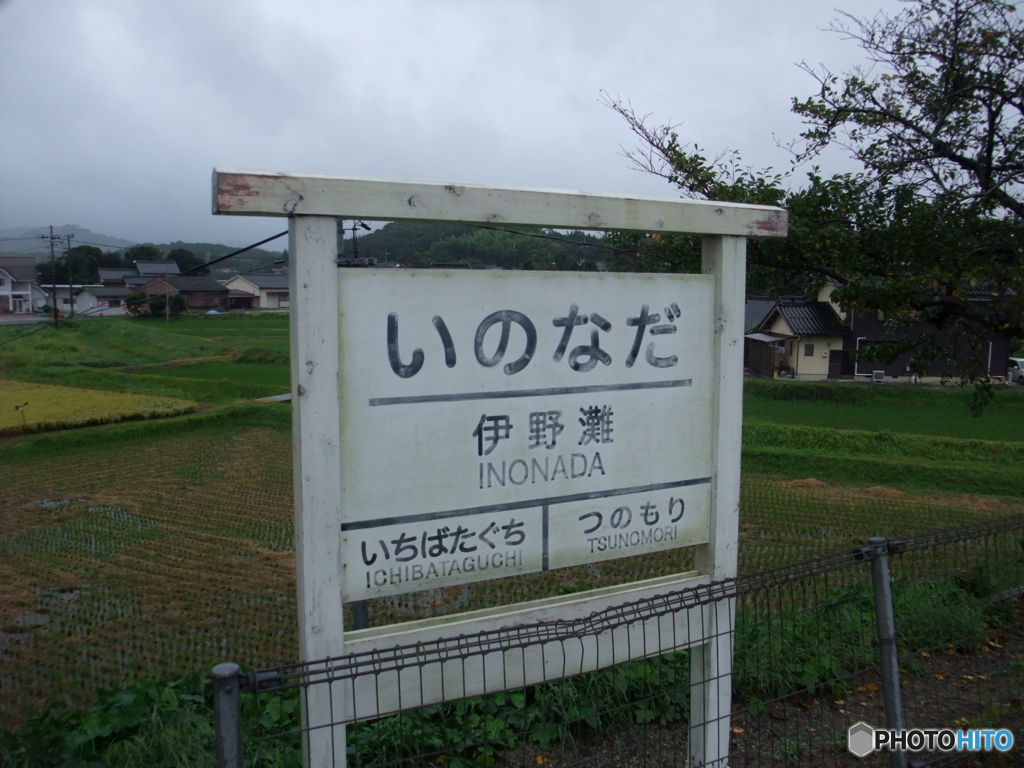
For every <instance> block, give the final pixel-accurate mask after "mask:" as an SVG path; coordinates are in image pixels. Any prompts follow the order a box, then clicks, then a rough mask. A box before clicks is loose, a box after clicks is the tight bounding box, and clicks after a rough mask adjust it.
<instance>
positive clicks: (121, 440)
mask: <svg viewBox="0 0 1024 768" xmlns="http://www.w3.org/2000/svg"><path fill="white" fill-rule="evenodd" d="M203 419H206V420H205V421H204V420H203ZM288 424H289V412H288V409H287V407H283V406H271V405H268V406H261V407H255V406H250V407H248V410H247V411H246V412H245V413H244V414H243V416H242V417H237V416H236V417H233V418H222V419H217V418H215V417H213V416H211V417H205V416H204V417H188V418H187V419H185V420H184V421H183V422H181V425H180V426H175V425H174V424H172V423H168V424H167V426H166V427H164V428H161V431H157V432H154V431H153V429H152V427H153V426H154V425H152V424H139V425H133V426H130V427H119V428H118V429H117V430H116V431H106V432H109V434H108V435H106V440H104V439H100V438H99V437H98V434H99V433H94V435H93V438H92V439H90V440H85V439H81V437H82V436H84V433H77V434H78V435H79V436H80V437H79V438H76V439H75V440H71V439H70V437H71V436H72V435H73V434H75V433H69V434H68V435H65V436H44V437H40V438H36V439H35V440H36V441H37V443H36V444H34V445H35V447H33V446H32V445H29V444H28V443H26V445H28V446H29V447H28V448H25V449H24V450H22V451H8V453H7V454H6V455H5V457H4V458H5V473H6V478H7V479H6V481H5V483H4V488H3V490H2V493H0V681H2V682H0V712H3V713H5V716H7V717H13V718H18V717H20V716H24V715H25V714H27V713H28V712H30V711H32V710H33V709H34V708H36V707H38V706H39V705H40V704H41V703H42V702H43V701H46V700H48V699H49V700H52V699H55V698H56V699H58V700H60V701H63V702H65V703H67V704H74V705H76V706H81V705H84V704H87V703H88V702H89V701H90V699H91V697H92V696H93V695H94V693H95V691H96V690H97V689H99V688H103V687H106V686H110V685H116V684H117V683H118V682H119V681H121V680H122V679H125V678H128V679H134V678H137V677H140V676H148V675H155V676H160V677H164V678H170V677H177V676H181V675H184V674H187V673H189V672H193V671H195V670H197V669H202V668H206V667H208V666H209V665H210V664H211V663H214V662H217V661H221V660H229V659H230V660H233V661H238V662H240V663H242V664H245V665H249V666H257V667H258V666H268V665H272V664H278V663H282V662H287V661H291V660H294V659H295V656H296V620H295V582H294V579H295V561H294V549H293V525H292V466H291V435H290V432H289V428H288ZM883 490H886V489H879V488H866V487H852V486H844V485H836V484H831V483H829V484H825V483H823V482H818V483H811V484H807V483H802V484H794V483H793V482H792V481H791V480H789V479H787V478H779V477H775V476H770V475H757V474H747V475H745V476H744V480H743V492H742V499H741V525H742V530H741V547H740V567H741V569H742V570H744V571H753V570H758V569H761V568H765V567H768V566H772V565H778V564H781V563H784V562H789V561H792V560H796V559H800V558H803V557H807V556H809V555H814V554H820V553H824V552H833V551H836V550H837V549H841V548H843V547H846V546H854V545H859V544H861V543H863V541H864V539H865V538H866V537H867V536H870V535H900V534H903V533H908V532H911V531H915V530H925V529H929V528H936V527H940V526H944V525H951V524H956V523H963V522H971V521H975V520H981V519H986V518H990V517H998V516H1002V515H1006V514H1012V513H1015V512H1021V511H1024V500H1022V499H1020V498H997V497H983V496H977V495H960V494H945V493H927V494H925V493H916V492H902V491H901V492H898V493H897V494H890V493H888V492H885V493H883V492H882V491H883ZM888 490H892V489H888ZM691 563H692V552H691V551H689V550H678V551H674V552H665V553H660V554H657V555H652V556H647V557H634V558H625V559H622V560H614V561H608V562H604V563H599V564H593V565H590V566H586V567H580V568H573V569H563V570H558V571H550V572H547V573H543V574H535V575H533V576H529V577H525V578H522V577H521V578H516V579H507V580H501V581H494V582H483V583H480V584H474V585H467V586H464V587H460V588H453V589H449V590H436V591H431V592H421V593H414V594H410V595H403V596H400V597H396V598H392V599H387V600H378V601H374V602H373V603H371V606H370V618H371V622H372V623H373V624H379V623H387V622H390V621H401V620H407V619H410V618H415V617H420V616H424V615H438V614H445V613H451V612H454V611H459V610H465V609H471V608H475V607H482V606H486V605H494V604H502V603H510V602H514V601H518V600H523V599H530V598H537V597H543V596H548V595H554V594H566V593H570V592H575V591H579V590H583V589H587V588H592V587H598V586H604V585H607V584H613V583H617V582H619V581H622V580H625V579H634V578H651V577H654V576H659V575H663V574H666V573H670V572H673V571H677V570H681V569H685V568H687V567H689V565H690V564H691Z"/></svg>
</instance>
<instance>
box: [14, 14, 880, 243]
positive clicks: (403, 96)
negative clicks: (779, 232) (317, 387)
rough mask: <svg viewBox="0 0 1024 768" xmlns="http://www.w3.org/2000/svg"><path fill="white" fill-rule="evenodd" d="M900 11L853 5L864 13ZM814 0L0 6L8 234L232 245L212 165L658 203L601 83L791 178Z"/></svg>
mask: <svg viewBox="0 0 1024 768" xmlns="http://www.w3.org/2000/svg"><path fill="white" fill-rule="evenodd" d="M881 3H885V6H884V7H885V8H886V9H888V10H893V9H894V8H896V7H898V4H897V3H895V2H894V0H849V1H848V2H846V3H844V5H843V7H844V8H845V9H846V10H849V11H851V12H853V13H855V14H856V15H861V16H863V15H871V14H873V13H874V12H875V11H876V10H877V9H878V7H879V5H880V4H881ZM834 15H835V12H834V11H833V10H832V9H831V8H830V7H828V6H827V5H824V4H822V3H820V2H818V1H817V0H784V1H783V2H777V3H767V2H764V1H763V0H732V2H728V1H723V2H718V3H707V2H696V1H695V0H693V1H691V0H672V1H668V0H650V1H649V2H632V3H630V2H622V1H620V0H615V1H611V0H592V1H591V2H588V3H585V4H584V3H572V2H541V1H540V0H527V1H523V2H514V3H513V2H505V3H496V2H482V0H481V1H474V0H437V1H436V2H430V3H424V2H412V1H408V2H406V1H402V2H399V1H398V0H383V1H381V2H373V3H368V2H337V1H334V0H293V2H289V3H281V2H272V1H271V0H246V1H243V0H222V1H221V2H216V3H210V2H207V1H206V0H202V1H200V0H176V1H175V2H169V3H139V2H135V1H133V0H75V1H74V2H70V3H69V2H67V1H66V0H6V2H4V1H3V0H0V104H2V105H3V106H2V108H0V228H8V227H15V226H36V225H43V224H51V223H52V224H57V225H59V224H65V223H75V224H80V225H82V226H85V227H88V228H90V229H92V230H94V231H100V232H105V233H109V234H111V235H116V236H123V237H127V238H131V239H134V240H153V241H168V240H174V239H183V240H214V241H223V242H233V243H243V242H250V241H254V240H257V239H260V238H262V237H264V236H266V235H268V234H271V233H273V232H275V231H279V230H280V229H282V228H283V226H282V225H283V222H281V221H279V220H260V219H248V218H246V219H236V218H228V217H214V216H212V215H211V214H210V213H209V209H210V190H209V178H210V172H211V170H212V168H213V167H214V166H223V167H230V168H248V169H256V170H280V171H292V172H307V173H333V174H344V175H355V176H372V177H378V178H409V179H431V180H433V179H437V180H445V181H461V182H469V183H483V184H497V185H514V186H529V187H552V188H560V189H583V190H587V191H595V192H606V193H617V192H621V193H624V194H641V195H656V196H666V197H670V196H672V195H673V191H672V189H671V188H670V187H668V186H667V185H665V184H664V183H662V182H660V181H658V180H657V179H654V178H652V177H647V176H644V175H643V174H639V173H636V172H634V171H632V170H630V168H629V167H628V164H627V163H626V161H625V160H624V159H622V158H621V157H620V156H619V155H618V152H619V147H620V145H623V144H626V145H628V144H630V143H631V137H630V135H629V133H628V130H627V129H626V127H625V125H624V124H623V123H622V121H621V120H620V119H619V118H618V117H617V116H616V115H614V114H613V113H612V112H610V111H609V110H608V109H606V108H604V107H602V106H601V105H600V104H599V103H598V95H599V92H600V91H601V90H602V89H603V90H606V91H608V92H609V93H611V94H613V95H618V96H621V97H622V98H624V99H629V100H631V101H632V103H633V105H634V106H635V107H636V108H637V110H638V111H641V112H654V113H655V118H656V119H658V120H661V121H668V120H673V121H675V122H681V123H682V124H683V125H682V129H681V135H682V136H683V137H685V138H686V139H687V140H688V141H690V142H697V143H699V144H701V146H703V147H705V148H706V149H708V150H709V151H712V152H714V151H718V150H721V149H725V148H736V149H740V150H741V151H742V152H743V153H744V157H745V159H746V161H747V162H748V163H750V164H751V165H754V166H757V167H761V166H767V165H771V166H775V167H776V168H782V167H785V166H786V165H787V163H788V156H787V155H786V153H785V152H783V151H781V150H779V149H778V148H777V147H776V146H775V143H774V140H773V134H775V135H777V136H779V137H780V138H790V137H793V136H794V135H795V134H796V133H797V132H798V131H799V122H798V120H797V119H796V118H795V117H794V116H793V115H791V114H790V113H789V100H790V97H792V96H806V95H808V94H809V93H810V92H811V91H812V90H813V82H811V81H810V78H808V77H807V76H806V75H804V74H803V73H801V72H800V71H799V70H798V69H797V68H796V66H795V63H796V62H798V61H800V60H803V59H806V60H808V61H810V62H812V63H817V62H826V63H828V64H829V65H830V66H832V67H833V68H835V69H840V70H842V69H845V68H848V67H849V66H850V65H851V64H852V63H854V62H857V61H858V60H859V55H858V51H857V49H856V48H855V47H854V46H852V45H851V44H849V43H842V42H841V41H840V39H839V38H838V37H837V36H835V35H829V34H826V33H824V32H821V31H819V28H820V27H824V26H826V25H827V24H828V22H829V20H830V19H831V18H833V17H834Z"/></svg>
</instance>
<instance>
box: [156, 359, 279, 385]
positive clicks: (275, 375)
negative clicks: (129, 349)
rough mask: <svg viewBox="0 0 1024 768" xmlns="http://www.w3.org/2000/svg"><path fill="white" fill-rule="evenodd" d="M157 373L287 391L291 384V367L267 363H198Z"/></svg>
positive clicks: (167, 376)
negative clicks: (270, 387) (256, 385)
mask: <svg viewBox="0 0 1024 768" xmlns="http://www.w3.org/2000/svg"><path fill="white" fill-rule="evenodd" d="M154 374H155V375H158V376H161V377H166V378H172V379H204V380H208V381H221V382H225V381H232V382H236V383H241V384H258V385H261V386H263V385H265V386H274V387H277V388H278V389H279V390H280V391H281V392H287V391H288V389H289V387H290V386H291V369H290V366H288V365H267V364H264V363H221V362H218V363H196V364H195V365H183V366H180V367H174V368H162V369H161V370H160V371H154Z"/></svg>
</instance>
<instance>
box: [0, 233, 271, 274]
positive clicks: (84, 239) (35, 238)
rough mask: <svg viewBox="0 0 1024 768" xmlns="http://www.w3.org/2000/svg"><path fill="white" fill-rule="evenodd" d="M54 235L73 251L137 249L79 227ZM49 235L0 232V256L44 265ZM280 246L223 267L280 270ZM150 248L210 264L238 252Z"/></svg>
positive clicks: (188, 246) (206, 246)
mask: <svg viewBox="0 0 1024 768" xmlns="http://www.w3.org/2000/svg"><path fill="white" fill-rule="evenodd" d="M53 234H54V235H57V236H58V237H67V236H68V235H72V239H71V246H72V248H74V247H76V246H79V245H92V246H96V247H98V248H99V249H100V250H102V251H105V252H108V253H109V252H116V251H122V250H124V249H125V248H129V247H131V246H133V245H138V243H135V242H134V241H132V240H125V239H124V238H121V237H114V236H112V235H104V234H100V233H98V232H93V231H92V230H90V229H86V228H85V227H80V226H78V225H77V224H65V225H64V226H61V227H54V228H53ZM49 235H50V228H49V227H17V228H14V229H0V253H10V254H20V255H25V256H35V259H36V263H43V262H47V261H49V258H50V246H49V243H48V242H47V241H46V239H45V238H46V237H49ZM66 243H67V241H66V240H65V241H64V243H58V244H56V252H57V256H58V257H60V256H61V255H62V254H63V253H64V251H65V250H66V247H67V245H66ZM281 244H282V245H281V250H279V251H268V250H264V249H262V248H254V249H253V250H251V251H246V252H245V253H244V254H242V255H240V256H237V257H235V258H232V259H228V260H227V261H225V262H224V263H223V266H224V267H228V268H230V269H232V270H235V271H238V272H252V271H262V270H264V269H268V268H273V267H280V266H282V265H281V263H280V262H281V261H282V260H283V259H284V258H285V256H284V249H285V246H286V245H287V240H285V239H284V238H282V239H281ZM150 245H154V246H155V247H156V248H157V249H158V250H159V251H160V252H161V253H162V254H163V255H164V257H166V255H167V254H168V253H170V252H171V251H173V250H176V249H178V248H183V249H185V250H188V251H192V253H194V254H195V255H196V256H198V257H199V258H201V259H202V260H203V261H213V260H214V259H218V258H220V257H221V256H226V255H227V254H229V253H232V252H233V251H237V250H238V247H237V246H233V245H221V244H219V243H186V242H183V241H181V240H176V241H174V242H173V243H151V244H150Z"/></svg>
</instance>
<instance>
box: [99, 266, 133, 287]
mask: <svg viewBox="0 0 1024 768" xmlns="http://www.w3.org/2000/svg"><path fill="white" fill-rule="evenodd" d="M97 271H98V272H99V281H100V282H101V283H123V282H124V279H125V277H127V276H128V275H135V274H136V272H135V270H134V269H120V268H115V267H99V268H98V269H97Z"/></svg>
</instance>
